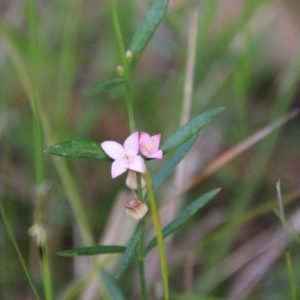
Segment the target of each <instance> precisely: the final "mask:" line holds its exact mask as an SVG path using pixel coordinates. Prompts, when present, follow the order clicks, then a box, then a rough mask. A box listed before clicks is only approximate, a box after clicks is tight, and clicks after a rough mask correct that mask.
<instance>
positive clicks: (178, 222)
mask: <svg viewBox="0 0 300 300" xmlns="http://www.w3.org/2000/svg"><path fill="white" fill-rule="evenodd" d="M219 191H220V188H218V189H214V190H212V191H210V192H208V193H206V194H204V195H203V196H201V197H200V198H198V199H197V200H195V201H194V202H193V203H192V204H190V205H189V206H188V207H187V208H185V209H184V210H183V212H181V214H180V215H179V216H178V217H177V218H175V219H174V220H173V221H171V222H170V223H169V224H168V225H167V226H165V227H164V228H163V236H164V238H166V237H167V236H168V235H170V234H172V233H173V232H175V231H176V230H178V229H179V228H180V227H181V226H183V225H184V224H185V223H186V222H187V221H188V220H189V219H190V218H191V217H192V216H193V215H194V214H195V213H196V212H198V211H199V209H200V208H202V207H203V206H204V205H205V204H206V203H207V202H208V201H209V200H211V199H212V198H213V197H214V196H216V195H217V194H218V193H219ZM156 244H157V240H156V237H154V238H153V239H152V240H151V241H150V242H149V244H148V245H147V247H146V252H148V251H150V250H151V249H152V248H153V247H155V246H156Z"/></svg>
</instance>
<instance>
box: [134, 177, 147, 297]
mask: <svg viewBox="0 0 300 300" xmlns="http://www.w3.org/2000/svg"><path fill="white" fill-rule="evenodd" d="M136 180H137V187H138V189H137V196H138V199H139V200H140V201H142V200H143V189H142V176H141V174H140V173H136ZM140 222H141V224H142V226H143V231H142V238H141V240H140V246H139V257H138V266H139V275H140V283H141V290H142V299H143V300H147V298H148V296H147V285H146V278H145V245H144V242H145V229H146V223H145V219H142V220H141V221H140Z"/></svg>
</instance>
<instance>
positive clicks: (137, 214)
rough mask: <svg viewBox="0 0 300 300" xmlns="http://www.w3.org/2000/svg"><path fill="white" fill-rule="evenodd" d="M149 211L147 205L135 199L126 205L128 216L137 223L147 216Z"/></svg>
mask: <svg viewBox="0 0 300 300" xmlns="http://www.w3.org/2000/svg"><path fill="white" fill-rule="evenodd" d="M148 210H149V208H148V206H147V205H146V204H145V203H143V202H141V201H140V200H138V199H135V198H133V199H131V200H129V201H128V202H126V204H125V212H126V214H127V215H128V216H129V217H131V218H133V219H135V220H137V221H138V220H141V219H142V218H143V217H144V216H145V215H146V213H147V212H148Z"/></svg>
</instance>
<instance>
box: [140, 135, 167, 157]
mask: <svg viewBox="0 0 300 300" xmlns="http://www.w3.org/2000/svg"><path fill="white" fill-rule="evenodd" d="M160 137H161V134H156V135H152V136H150V135H149V134H148V133H147V132H143V131H142V132H141V135H140V141H139V144H140V151H141V153H142V154H143V155H144V156H145V157H147V158H156V159H162V157H163V152H162V150H161V149H159V143H160Z"/></svg>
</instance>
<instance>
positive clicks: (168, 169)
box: [152, 136, 197, 189]
mask: <svg viewBox="0 0 300 300" xmlns="http://www.w3.org/2000/svg"><path fill="white" fill-rule="evenodd" d="M196 139H197V136H195V137H192V138H190V139H189V140H188V141H187V142H185V143H184V144H183V145H181V146H180V147H179V148H178V150H177V151H176V152H175V153H174V154H173V155H172V156H171V158H170V159H169V160H168V161H167V162H166V163H165V164H164V165H163V166H162V167H161V168H160V169H159V171H158V173H157V174H156V175H155V176H154V177H153V180H152V186H153V188H154V189H157V188H158V187H159V186H160V185H161V184H162V183H163V182H164V181H165V180H166V179H167V178H168V176H169V175H170V174H171V173H172V172H173V170H174V169H175V167H176V166H177V165H178V164H179V163H180V161H181V160H182V159H183V158H184V156H185V155H186V154H187V152H188V151H189V150H190V149H191V147H192V146H193V145H194V143H195V141H196Z"/></svg>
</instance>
